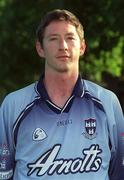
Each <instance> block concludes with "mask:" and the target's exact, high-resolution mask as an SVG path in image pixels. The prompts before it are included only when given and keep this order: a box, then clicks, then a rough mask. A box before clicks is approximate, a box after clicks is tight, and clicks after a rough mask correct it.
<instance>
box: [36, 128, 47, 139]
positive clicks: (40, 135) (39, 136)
mask: <svg viewBox="0 0 124 180" xmlns="http://www.w3.org/2000/svg"><path fill="white" fill-rule="evenodd" d="M46 137H47V134H46V133H45V131H44V130H43V129H41V128H36V129H35V131H34V133H33V140H34V141H41V140H43V139H45V138H46Z"/></svg>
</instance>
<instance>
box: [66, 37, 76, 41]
mask: <svg viewBox="0 0 124 180" xmlns="http://www.w3.org/2000/svg"><path fill="white" fill-rule="evenodd" d="M67 39H69V40H75V37H74V36H68V37H67Z"/></svg>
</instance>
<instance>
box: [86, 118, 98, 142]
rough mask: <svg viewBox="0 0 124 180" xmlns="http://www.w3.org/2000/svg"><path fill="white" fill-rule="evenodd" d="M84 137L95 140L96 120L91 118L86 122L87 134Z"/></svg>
mask: <svg viewBox="0 0 124 180" xmlns="http://www.w3.org/2000/svg"><path fill="white" fill-rule="evenodd" d="M83 135H84V136H85V137H86V138H88V139H94V138H95V137H96V135H97V133H96V119H94V118H90V119H86V120H85V132H84V133H83Z"/></svg>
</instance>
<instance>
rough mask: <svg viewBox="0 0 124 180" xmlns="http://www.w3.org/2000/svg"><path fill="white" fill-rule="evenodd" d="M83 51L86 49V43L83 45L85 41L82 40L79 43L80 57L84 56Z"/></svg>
mask: <svg viewBox="0 0 124 180" xmlns="http://www.w3.org/2000/svg"><path fill="white" fill-rule="evenodd" d="M85 49H86V43H85V40H83V41H82V42H81V47H80V56H83V55H84V52H85Z"/></svg>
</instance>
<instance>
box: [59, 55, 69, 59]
mask: <svg viewBox="0 0 124 180" xmlns="http://www.w3.org/2000/svg"><path fill="white" fill-rule="evenodd" d="M56 58H57V59H69V58H70V56H67V55H60V56H57V57H56Z"/></svg>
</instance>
